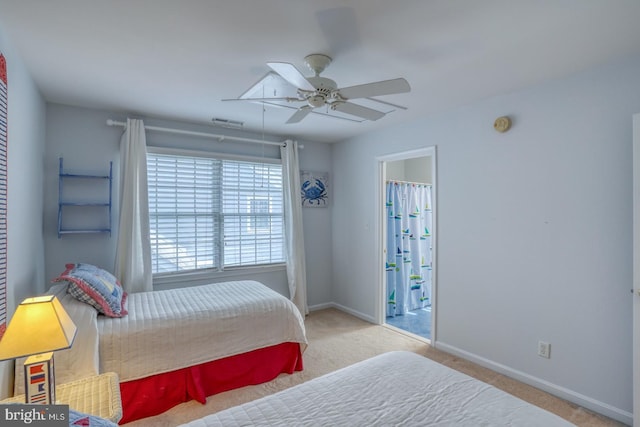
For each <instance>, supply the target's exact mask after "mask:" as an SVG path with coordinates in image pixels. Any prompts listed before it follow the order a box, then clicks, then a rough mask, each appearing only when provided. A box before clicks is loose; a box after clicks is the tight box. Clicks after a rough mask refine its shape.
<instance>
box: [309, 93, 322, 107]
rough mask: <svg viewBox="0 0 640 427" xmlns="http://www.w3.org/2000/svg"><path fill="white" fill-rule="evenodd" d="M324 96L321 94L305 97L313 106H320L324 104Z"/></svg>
mask: <svg viewBox="0 0 640 427" xmlns="http://www.w3.org/2000/svg"><path fill="white" fill-rule="evenodd" d="M324 101H325V97H324V96H322V95H313V96H310V97H309V98H307V102H308V103H309V105H310V106H311V107H313V108H318V107H322V106H323V105H324Z"/></svg>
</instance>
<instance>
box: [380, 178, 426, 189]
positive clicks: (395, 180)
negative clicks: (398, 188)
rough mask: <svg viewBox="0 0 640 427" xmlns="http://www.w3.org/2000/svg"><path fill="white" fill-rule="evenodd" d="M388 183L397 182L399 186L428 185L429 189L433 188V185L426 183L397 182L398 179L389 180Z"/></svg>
mask: <svg viewBox="0 0 640 427" xmlns="http://www.w3.org/2000/svg"><path fill="white" fill-rule="evenodd" d="M387 182H395V183H398V184H414V185H426V186H428V187H433V184H427V183H426V182H412V181H400V180H397V179H388V180H387Z"/></svg>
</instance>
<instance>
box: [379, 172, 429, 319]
mask: <svg viewBox="0 0 640 427" xmlns="http://www.w3.org/2000/svg"><path fill="white" fill-rule="evenodd" d="M386 208H387V259H386V265H385V269H386V272H387V316H396V315H402V314H405V313H406V312H407V311H411V310H416V309H419V308H424V307H428V306H430V305H431V284H432V280H431V223H432V211H431V186H430V185H425V184H412V183H402V182H388V183H387V198H386Z"/></svg>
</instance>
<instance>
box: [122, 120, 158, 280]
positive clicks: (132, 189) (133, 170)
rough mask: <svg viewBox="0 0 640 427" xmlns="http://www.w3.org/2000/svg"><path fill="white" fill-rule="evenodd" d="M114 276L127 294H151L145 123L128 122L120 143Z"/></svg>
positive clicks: (138, 121) (139, 121)
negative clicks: (118, 200)
mask: <svg viewBox="0 0 640 427" xmlns="http://www.w3.org/2000/svg"><path fill="white" fill-rule="evenodd" d="M115 273H116V277H117V278H118V279H120V282H121V283H122V286H123V288H124V289H125V290H126V291H127V292H143V291H151V290H153V282H152V274H151V246H150V242H149V198H148V191H147V146H146V138H145V133H144V123H143V122H142V120H137V119H127V126H126V128H125V130H124V134H123V135H122V139H121V140H120V225H119V227H118V242H117V247H116V265H115Z"/></svg>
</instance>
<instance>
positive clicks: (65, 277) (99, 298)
mask: <svg viewBox="0 0 640 427" xmlns="http://www.w3.org/2000/svg"><path fill="white" fill-rule="evenodd" d="M65 267H66V268H67V269H66V270H65V271H64V272H63V273H62V274H60V276H58V277H56V278H55V279H53V281H54V282H62V281H67V282H69V287H68V288H67V292H68V293H69V294H70V295H71V296H73V297H74V298H76V299H77V300H79V301H82V302H85V303H87V304H90V305H92V306H93V307H95V308H96V310H98V312H100V313H102V314H104V315H106V316H109V317H122V316H125V315H126V314H127V310H126V309H125V307H124V303H125V301H126V298H127V293H126V292H125V291H124V290H123V289H122V286H121V285H120V282H119V281H118V280H117V279H116V278H115V277H114V276H113V275H112V274H111V273H109V272H108V271H105V270H103V269H101V268H99V267H96V266H95V265H91V264H66V266H65Z"/></svg>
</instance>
